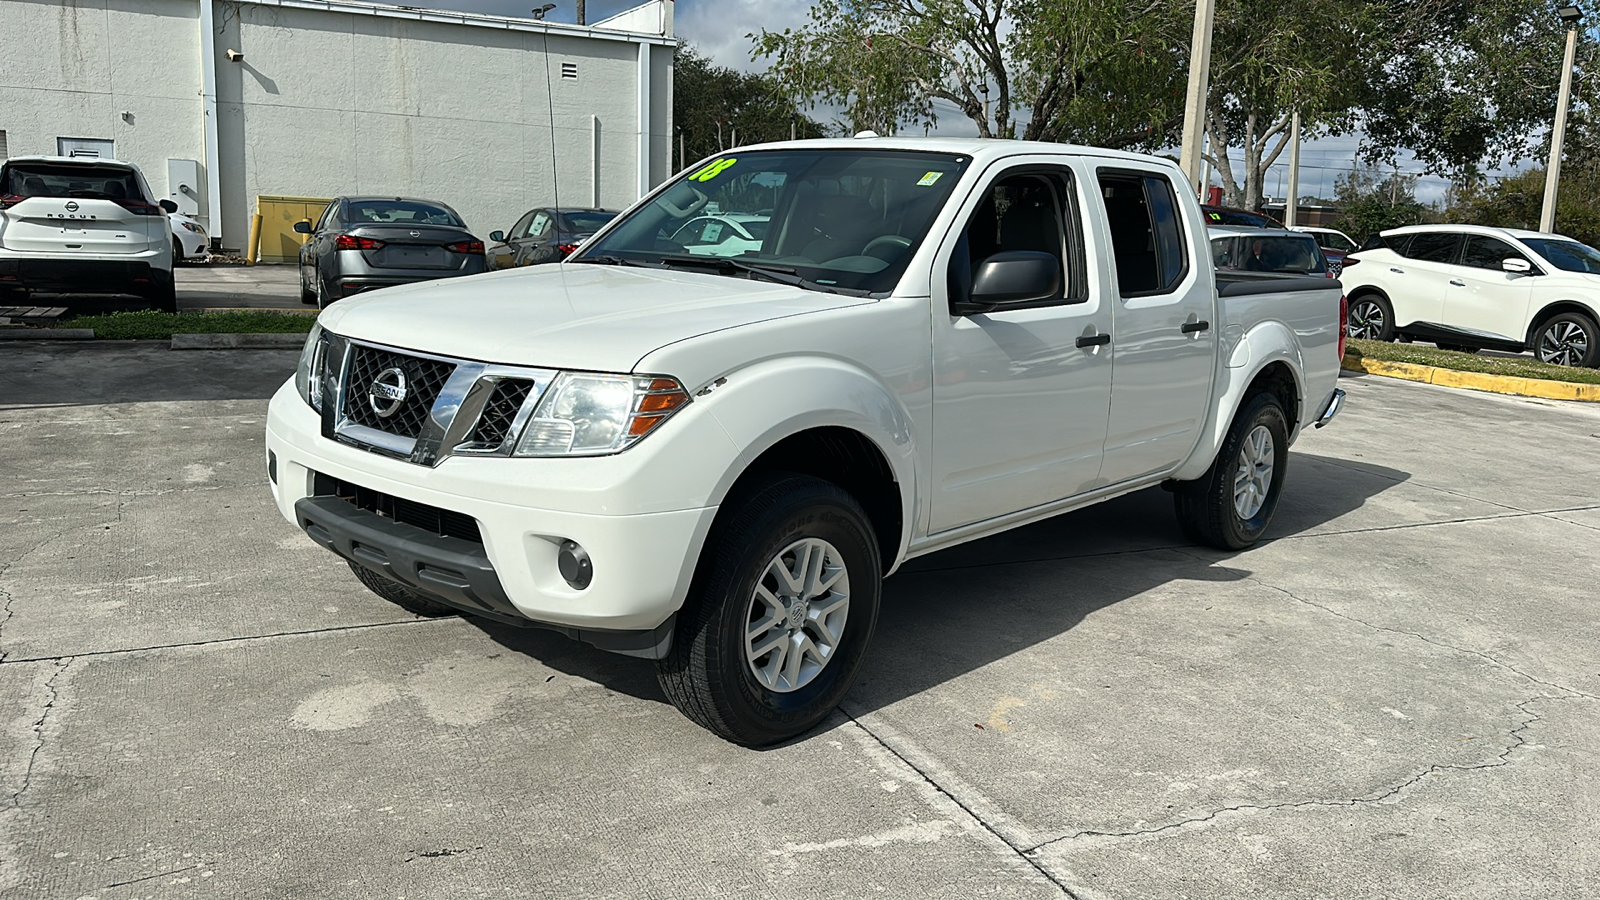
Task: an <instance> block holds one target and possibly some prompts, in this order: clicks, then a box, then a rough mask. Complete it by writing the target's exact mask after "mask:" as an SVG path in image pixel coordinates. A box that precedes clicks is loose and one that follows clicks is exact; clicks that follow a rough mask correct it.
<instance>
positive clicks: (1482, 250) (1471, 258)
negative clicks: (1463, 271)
mask: <svg viewBox="0 0 1600 900" xmlns="http://www.w3.org/2000/svg"><path fill="white" fill-rule="evenodd" d="M1508 259H1520V260H1523V261H1525V262H1531V260H1529V259H1528V257H1527V256H1525V255H1523V253H1522V252H1521V251H1519V250H1517V249H1516V248H1515V247H1512V246H1511V245H1510V244H1508V243H1506V242H1505V241H1502V240H1497V239H1495V238H1492V237H1484V236H1483V235H1481V234H1474V235H1470V236H1468V237H1467V249H1466V252H1465V253H1463V254H1462V256H1461V264H1462V265H1464V266H1472V267H1473V268H1475V269H1494V270H1495V271H1497V272H1498V271H1500V269H1501V264H1502V263H1504V262H1505V261H1506V260H1508Z"/></svg>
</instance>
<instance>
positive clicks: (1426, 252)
mask: <svg viewBox="0 0 1600 900" xmlns="http://www.w3.org/2000/svg"><path fill="white" fill-rule="evenodd" d="M1459 246H1461V235H1459V234H1454V233H1452V232H1448V231H1446V232H1433V231H1429V232H1423V233H1422V234H1414V235H1412V236H1411V243H1410V244H1408V245H1406V248H1405V249H1404V250H1402V251H1399V252H1400V254H1401V255H1402V256H1404V257H1406V258H1407V259H1414V260H1416V261H1418V262H1436V263H1447V262H1454V261H1455V258H1456V248H1457V247H1459Z"/></svg>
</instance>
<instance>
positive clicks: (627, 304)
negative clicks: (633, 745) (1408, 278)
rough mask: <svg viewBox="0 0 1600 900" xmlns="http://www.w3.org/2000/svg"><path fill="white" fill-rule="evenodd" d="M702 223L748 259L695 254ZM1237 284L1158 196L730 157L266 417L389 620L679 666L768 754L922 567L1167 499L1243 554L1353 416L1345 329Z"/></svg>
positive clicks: (291, 392) (279, 449)
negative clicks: (1125, 497) (483, 621)
mask: <svg viewBox="0 0 1600 900" xmlns="http://www.w3.org/2000/svg"><path fill="white" fill-rule="evenodd" d="M708 215H717V216H737V217H738V218H739V221H741V222H746V223H751V224H750V225H749V226H748V227H749V228H750V233H752V234H757V233H759V235H760V241H761V243H760V246H759V248H755V249H752V248H751V246H750V243H751V242H750V241H748V240H744V239H738V240H730V241H729V242H728V244H727V247H726V248H725V252H720V253H719V252H718V246H717V245H718V243H719V242H718V240H717V236H716V235H711V234H709V233H708V231H707V230H706V229H700V230H699V231H698V232H697V233H696V235H695V246H693V247H692V248H691V247H688V246H685V245H683V244H681V243H678V242H675V241H674V240H673V237H674V236H677V235H679V233H680V230H681V226H682V225H683V224H684V223H685V222H686V221H689V220H690V219H692V218H695V217H705V216H708ZM730 237H732V235H731V232H730ZM691 250H692V252H690V251H691ZM1237 277H1239V278H1241V279H1251V280H1241V281H1237V282H1229V283H1222V284H1219V283H1218V278H1217V276H1216V274H1215V273H1214V272H1213V270H1212V264H1211V254H1210V247H1209V244H1208V241H1207V236H1206V226H1205V221H1204V219H1203V217H1202V215H1201V212H1200V208H1199V206H1198V205H1197V204H1196V203H1195V200H1194V196H1193V194H1192V193H1191V191H1190V188H1189V185H1188V183H1187V182H1186V181H1185V179H1184V177H1183V176H1182V174H1181V173H1180V171H1179V170H1178V169H1177V167H1175V166H1174V165H1172V164H1171V163H1169V162H1167V161H1165V160H1161V159H1157V158H1153V157H1146V156H1137V155H1132V154H1127V153H1118V152H1112V151H1104V150H1095V149H1090V148H1083V147H1069V146H1063V145H1059V144H1034V143H1022V142H1015V141H982V140H956V139H904V138H902V139H888V138H875V137H869V138H861V139H855V140H850V139H842V140H823V141H803V142H795V143H783V144H772V145H766V146H757V147H746V148H740V149H738V150H736V151H730V152H729V153H727V154H725V155H723V156H721V157H718V158H715V159H712V160H708V161H707V162H706V163H705V164H704V165H700V166H696V167H694V168H693V169H691V170H689V171H687V172H686V173H684V174H683V175H681V176H679V177H678V178H676V179H675V180H673V181H671V182H670V183H668V184H666V185H664V186H662V187H661V188H660V189H658V190H656V191H655V192H654V193H653V194H651V195H650V196H648V197H646V198H645V199H643V200H641V201H640V202H639V203H638V204H637V205H635V206H634V207H633V208H632V209H631V210H629V211H628V212H627V213H625V214H623V215H621V216H619V217H618V218H617V219H616V220H615V221H614V222H612V223H611V224H610V225H609V226H608V227H606V228H605V229H604V230H603V231H601V232H599V233H598V234H596V235H595V236H594V238H593V239H591V240H590V241H588V242H587V243H586V244H585V245H584V247H583V248H582V249H581V250H580V251H579V252H578V253H576V254H575V255H574V256H572V257H571V258H570V259H569V260H568V261H567V262H566V263H564V264H561V265H554V266H541V267H537V268H531V269H517V270H513V271H507V272H496V273H491V274H487V275H483V276H478V277H473V278H465V279H459V280H452V281H449V282H434V283H428V284H420V285H415V286H408V287H401V288H393V289H389V290H385V291H382V292H380V293H377V294H375V295H373V296H370V297H361V298H357V299H353V300H345V301H341V302H339V303H338V304H335V305H333V306H331V307H330V308H328V309H327V310H326V311H324V312H323V313H322V315H321V318H320V320H319V323H318V326H317V328H316V329H315V330H314V331H313V332H312V334H311V336H310V339H309V340H308V341H307V343H306V346H305V352H304V354H303V356H302V359H301V361H300V366H299V370H298V372H297V374H296V376H295V378H294V379H293V380H292V381H290V382H289V383H287V384H285V385H284V386H283V388H282V389H281V390H280V391H279V392H278V393H277V395H276V396H275V397H274V398H273V399H272V404H271V410H270V413H269V416H268V422H267V442H266V447H267V466H268V472H269V476H270V480H271V482H272V491H273V496H274V497H275V498H276V500H277V503H278V507H279V509H280V510H281V511H282V513H283V515H284V516H285V517H286V518H288V519H289V520H290V521H291V522H293V523H295V524H296V525H297V526H299V527H300V528H302V529H304V531H305V532H306V533H307V534H308V535H309V536H310V537H311V538H312V540H314V541H316V542H317V543H318V544H321V545H322V546H324V547H326V548H328V549H329V550H332V551H333V552H335V553H337V554H338V555H340V556H342V557H344V558H345V559H346V560H348V561H349V563H350V565H351V567H352V568H353V569H354V571H355V573H356V575H357V576H358V577H359V578H360V579H361V581H362V582H363V583H365V584H366V585H367V587H369V588H371V589H372V590H373V591H374V592H376V593H378V594H379V595H381V596H383V597H384V598H386V599H389V600H391V601H393V602H395V603H398V604H400V605H401V606H403V607H405V608H406V609H408V610H411V611H413V612H416V613H419V614H422V615H441V614H448V613H455V612H458V611H466V612H468V613H472V614H475V615H479V616H485V617H488V618H491V619H496V620H499V621H502V622H510V623H516V624H522V625H539V626H543V627H548V628H555V629H557V630H560V631H563V632H565V633H566V634H568V635H570V636H572V637H575V638H578V639H580V640H583V641H587V642H589V643H591V644H594V645H595V646H597V647H600V648H603V649H606V650H611V651H615V652H619V653H625V654H629V655H633V656H642V657H646V658H650V659H654V660H656V661H657V665H658V667H659V674H660V680H661V685H662V688H663V690H664V691H665V692H666V695H667V696H668V697H670V698H671V699H672V701H673V702H674V703H675V704H677V706H678V707H679V708H680V709H681V710H682V711H683V712H684V713H685V714H686V715H688V716H689V717H690V718H691V719H693V720H694V721H696V722H698V723H700V724H701V725H703V726H705V727H706V728H708V729H710V730H711V731H713V732H715V733H717V734H719V735H721V736H723V737H724V738H727V739H728V740H731V741H735V742H738V743H742V744H746V745H751V746H762V745H767V744H771V743H774V742H777V741H781V740H783V739H785V738H788V737H791V736H793V735H796V734H799V733H801V732H804V731H806V730H807V729H809V728H811V727H812V726H813V725H815V724H816V723H818V722H819V721H821V720H822V719H823V717H824V716H826V715H827V714H828V713H829V711H830V710H832V708H833V707H834V706H835V705H836V704H837V702H838V701H839V699H840V698H841V697H842V696H843V695H844V693H845V692H846V691H847V690H848V689H849V687H850V685H851V683H852V681H853V680H854V679H855V677H856V674H857V672H858V671H859V669H860V666H861V662H862V659H863V655H864V653H865V650H866V647H867V644H868V642H869V639H870V638H871V636H872V631H873V627H874V625H875V623H876V620H877V615H878V604H879V596H880V591H881V584H882V580H883V578H884V577H886V576H888V575H890V574H892V573H893V572H894V571H895V569H896V568H897V567H898V566H900V565H901V564H902V563H904V562H905V561H906V560H908V559H912V558H914V557H917V556H921V555H924V554H927V553H932V552H934V551H936V550H940V549H942V548H945V547H950V546H953V545H955V544H959V543H961V542H963V541H970V540H973V539H976V538H981V537H983V536H985V535H991V534H994V533H996V532H1000V531H1004V530H1006V529H1009V528H1015V527H1018V526H1021V525H1026V524H1028V523H1029V522H1035V521H1038V520H1040V519H1044V518H1046V517H1049V516H1054V515H1057V514H1059V513H1062V512H1065V511H1067V510H1071V509H1076V508H1079V507H1083V506H1086V505H1088V504H1091V503H1096V502H1099V501H1101V500H1106V499H1108V498H1111V497H1116V496H1118V495H1120V494H1126V493H1128V492H1130V491H1137V490H1141V489H1144V488H1147V487H1151V486H1153V485H1158V484H1165V485H1167V486H1168V487H1169V489H1170V490H1172V491H1173V494H1174V497H1175V500H1176V509H1177V515H1178V519H1179V521H1180V522H1181V523H1182V525H1183V528H1184V530H1185V532H1186V533H1187V534H1188V535H1189V536H1190V537H1192V538H1193V539H1194V540H1196V541H1201V542H1205V543H1208V544H1212V545H1214V546H1218V547H1223V548H1232V549H1239V548H1243V547H1246V546H1249V545H1250V544H1252V543H1253V542H1255V541H1256V540H1257V539H1258V538H1259V537H1260V536H1261V534H1262V532H1263V531H1264V530H1265V529H1266V527H1267V525H1268V523H1269V522H1270V521H1271V519H1272V515H1273V511H1274V509H1275V508H1276V506H1277V503H1278V498H1279V495H1280V493H1281V490H1282V486H1283V480H1284V473H1285V469H1286V466H1287V463H1288V450H1289V445H1290V443H1291V442H1293V441H1294V439H1295V438H1296V437H1297V436H1299V434H1300V433H1301V432H1302V431H1303V430H1305V429H1306V428H1307V427H1308V426H1312V425H1317V426H1320V425H1323V424H1325V423H1326V422H1327V421H1328V420H1329V419H1331V418H1332V417H1333V415H1334V414H1335V412H1336V411H1337V410H1338V408H1339V404H1340V399H1341V397H1342V396H1343V394H1342V392H1341V391H1338V390H1337V389H1336V388H1335V383H1336V378H1337V375H1338V369H1339V360H1340V357H1341V356H1342V350H1343V347H1342V345H1343V341H1344V322H1343V316H1344V313H1343V307H1344V303H1343V298H1342V297H1341V291H1340V287H1339V284H1338V282H1335V281H1330V280H1328V279H1325V278H1293V277H1274V276H1254V278H1253V279H1252V276H1250V275H1248V274H1240V275H1239V276H1237Z"/></svg>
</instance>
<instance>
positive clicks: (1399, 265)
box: [1379, 231, 1461, 330]
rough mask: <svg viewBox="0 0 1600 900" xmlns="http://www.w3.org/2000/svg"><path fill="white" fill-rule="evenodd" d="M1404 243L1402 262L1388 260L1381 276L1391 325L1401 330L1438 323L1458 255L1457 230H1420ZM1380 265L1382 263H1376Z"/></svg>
mask: <svg viewBox="0 0 1600 900" xmlns="http://www.w3.org/2000/svg"><path fill="white" fill-rule="evenodd" d="M1410 238H1411V239H1410V241H1408V242H1407V243H1406V244H1405V247H1404V252H1403V253H1402V256H1403V257H1404V258H1403V259H1398V260H1391V261H1389V263H1388V269H1389V271H1388V272H1387V273H1386V274H1385V276H1384V284H1385V286H1386V287H1388V289H1389V290H1388V293H1389V303H1390V304H1391V305H1392V306H1393V307H1394V323H1395V326H1396V327H1397V328H1400V329H1401V330H1404V329H1405V327H1406V326H1407V325H1411V324H1413V323H1418V322H1426V323H1433V324H1441V323H1442V322H1443V319H1444V296H1445V293H1446V292H1447V291H1448V290H1449V287H1450V278H1451V276H1453V275H1454V274H1455V273H1456V271H1457V266H1456V264H1455V263H1456V259H1457V257H1459V256H1460V254H1461V233H1460V232H1458V231H1420V232H1417V233H1416V234H1413V235H1411V236H1410ZM1379 264H1380V265H1382V263H1381V262H1380V263H1379Z"/></svg>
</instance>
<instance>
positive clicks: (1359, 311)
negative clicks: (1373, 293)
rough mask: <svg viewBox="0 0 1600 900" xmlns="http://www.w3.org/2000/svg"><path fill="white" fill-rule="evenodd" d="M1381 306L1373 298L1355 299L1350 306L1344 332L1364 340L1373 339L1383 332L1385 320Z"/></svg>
mask: <svg viewBox="0 0 1600 900" xmlns="http://www.w3.org/2000/svg"><path fill="white" fill-rule="evenodd" d="M1385 318H1386V317H1385V316H1384V314H1383V307H1382V306H1379V305H1378V303H1377V301H1375V300H1357V301H1356V302H1355V303H1354V304H1353V305H1352V306H1351V307H1350V324H1349V325H1348V326H1347V327H1346V329H1345V331H1346V333H1347V334H1348V335H1349V336H1350V337H1353V338H1358V339H1360V340H1364V341H1375V340H1377V339H1378V335H1380V334H1383V327H1384V326H1385V325H1387V324H1388V322H1387V321H1385Z"/></svg>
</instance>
